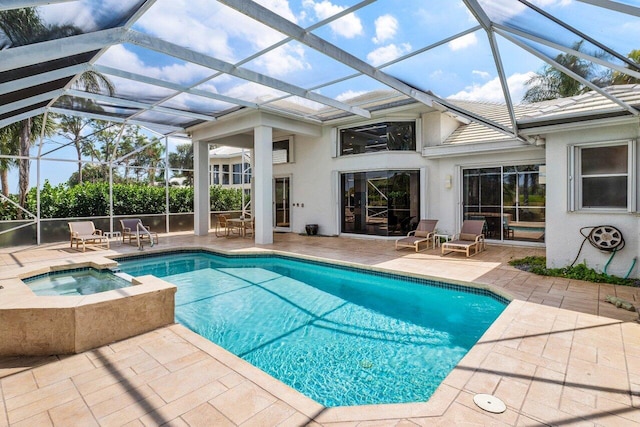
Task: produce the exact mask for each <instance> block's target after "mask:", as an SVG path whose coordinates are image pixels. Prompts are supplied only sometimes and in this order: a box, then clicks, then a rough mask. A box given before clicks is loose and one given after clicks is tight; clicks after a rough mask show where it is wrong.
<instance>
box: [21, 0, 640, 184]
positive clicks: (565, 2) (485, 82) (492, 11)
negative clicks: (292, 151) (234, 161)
mask: <svg viewBox="0 0 640 427" xmlns="http://www.w3.org/2000/svg"><path fill="white" fill-rule="evenodd" d="M478 1H479V3H480V5H481V6H482V7H483V8H484V10H485V12H486V14H487V16H488V17H489V18H490V19H491V20H492V21H493V22H494V24H495V25H496V26H502V27H504V28H507V29H510V30H513V31H515V32H517V31H518V30H520V29H523V28H524V29H529V31H531V32H532V33H533V35H534V36H536V35H540V36H545V37H548V38H550V39H551V40H552V41H553V42H554V43H557V44H559V45H564V46H571V45H572V44H573V43H575V42H576V39H575V35H572V34H570V33H569V32H568V31H567V30H566V29H563V28H562V27H560V26H559V25H557V24H555V23H553V22H552V21H550V20H548V19H546V18H544V16H543V15H541V14H539V13H536V12H533V11H532V10H530V9H528V8H527V7H525V6H524V5H523V4H522V3H521V2H518V1H517V0H478ZM136 3H137V2H136V1H135V0H106V1H95V0H81V1H72V2H63V3H61V4H53V5H46V6H43V7H40V8H39V11H40V14H41V16H42V18H43V19H44V20H45V21H47V22H49V23H58V24H64V23H71V24H73V25H76V26H78V27H80V28H82V29H83V30H84V31H87V32H90V31H95V30H98V29H100V28H103V27H105V25H108V24H109V23H110V22H111V23H113V22H114V20H115V21H117V20H118V19H121V17H123V16H126V14H127V8H129V7H130V6H131V5H135V4H136ZM256 3H259V4H260V5H262V6H264V7H266V8H267V9H269V10H271V11H273V12H275V13H277V14H278V15H279V16H280V17H282V18H285V19H286V20H288V21H290V22H292V23H294V24H296V25H298V26H300V27H302V28H308V27H310V26H312V25H314V24H317V23H318V22H321V21H322V20H324V19H327V18H329V17H331V16H333V15H335V14H336V13H339V12H340V11H342V10H344V9H346V8H349V7H351V6H354V5H356V4H357V3H358V1H356V0H295V1H293V0H291V1H289V0H258V1H256ZM531 3H533V4H534V5H535V6H537V7H540V8H541V9H542V10H543V11H544V12H545V13H549V14H553V15H554V16H557V17H560V18H561V19H564V20H565V21H566V22H567V23H568V24H569V25H571V26H573V27H575V28H576V29H578V30H580V31H583V32H585V33H587V34H588V35H590V36H591V37H594V38H596V39H597V40H599V41H601V42H602V43H604V44H606V45H608V46H611V47H612V48H614V49H616V50H617V51H618V52H620V53H621V54H623V55H626V54H627V53H628V52H630V51H631V50H632V49H635V48H640V46H638V43H637V40H640V22H639V21H640V18H638V17H634V16H631V15H623V14H619V13H615V12H611V11H607V10H605V9H602V8H597V7H595V6H592V5H589V4H586V3H583V2H579V1H575V0H531ZM624 3H626V4H629V5H632V6H636V7H640V1H639V0H627V1H625V2H624ZM476 27H478V28H479V23H478V21H477V20H476V18H475V17H474V15H473V14H472V13H471V12H470V11H469V10H468V9H467V8H466V6H465V5H464V3H463V2H462V1H459V0H456V1H449V0H448V1H442V0H441V1H424V0H378V1H376V2H373V3H371V4H370V5H367V6H364V7H362V8H360V9H358V10H357V11H355V12H354V13H351V14H348V15H345V16H344V17H342V18H340V19H338V20H335V21H332V22H331V23H329V24H328V25H322V26H319V27H318V28H316V29H314V30H313V31H312V34H314V35H316V36H319V37H322V38H324V39H325V40H326V41H327V42H329V43H331V44H333V45H335V46H337V47H338V48H340V49H342V50H344V51H345V52H347V53H348V54H350V55H353V56H354V57H356V58H358V59H360V60H362V61H364V62H366V63H368V64H370V65H372V66H375V67H382V68H381V69H382V71H384V72H386V73H387V74H389V75H391V76H393V77H396V78H397V79H399V80H401V81H403V82H406V83H408V84H410V85H412V86H414V87H416V88H418V89H420V90H423V91H430V92H432V93H434V94H436V95H438V96H440V97H443V98H449V99H461V100H471V101H477V102H492V103H505V97H504V94H503V90H502V87H501V84H500V80H499V78H498V69H497V67H496V62H495V60H494V56H493V54H492V49H491V45H490V40H489V38H488V36H487V33H486V32H485V31H484V30H483V29H481V28H479V29H476ZM132 29H133V30H135V31H138V32H140V33H144V34H148V35H151V36H154V37H157V38H160V39H162V40H165V41H169V42H171V43H174V44H176V45H179V46H183V47H187V48H189V49H192V50H194V51H196V52H199V53H204V54H207V55H210V56H212V57H214V58H217V59H219V60H220V61H224V62H225V63H229V64H240V67H242V68H244V69H247V70H251V71H255V72H258V73H261V74H262V75H265V76H268V77H270V78H273V79H277V80H279V81H282V82H286V83H287V84H291V85H295V86H298V87H300V88H303V89H305V90H310V91H313V92H316V93H318V94H320V95H323V96H327V97H331V98H333V99H336V100H339V101H341V102H347V103H348V102H349V100H350V99H351V98H354V97H355V96H358V95H361V94H363V93H366V92H369V91H373V90H379V89H386V86H384V85H383V84H381V83H380V82H378V81H376V80H374V79H371V78H369V77H367V76H360V77H354V78H349V79H345V78H347V77H349V76H353V75H354V70H353V69H351V68H349V67H347V66H346V65H344V64H342V63H340V62H338V61H336V60H333V59H331V58H329V57H327V56H325V55H323V54H321V53H319V52H317V51H315V50H313V49H311V48H309V47H308V46H305V45H303V44H301V43H298V42H296V41H287V40H286V39H285V36H284V35H283V34H281V33H279V32H278V31H276V30H275V29H273V28H270V27H268V26H266V25H263V24H261V23H258V22H256V21H253V20H251V19H250V18H248V17H246V16H245V15H242V14H240V13H239V12H237V11H235V10H232V9H231V8H229V7H227V6H225V5H223V4H221V3H219V2H216V1H211V0H158V1H156V2H155V4H154V5H153V6H151V8H150V9H149V10H147V11H146V12H145V13H144V14H143V15H142V16H141V17H140V19H138V21H137V22H136V23H135V24H134V25H133V27H132ZM474 29H475V30H474ZM465 31H467V32H468V33H466V34H465V35H463V36H461V37H457V38H452V39H450V40H448V41H446V42H440V41H441V40H447V38H450V37H452V36H454V35H456V34H460V33H462V32H465ZM516 38H517V37H516ZM283 40H284V41H285V42H284V43H282V44H281V45H280V46H278V47H277V48H272V46H273V45H274V44H276V43H280V42H282V41H283ZM520 40H523V39H520ZM495 42H496V44H495V48H496V49H497V51H499V53H500V55H501V59H502V63H503V66H504V73H505V78H506V80H507V82H508V90H509V94H510V96H511V99H512V100H513V102H514V103H519V102H520V100H521V99H522V96H523V95H524V92H525V91H526V83H527V81H528V80H529V79H530V78H531V76H532V75H533V74H534V73H535V72H536V71H540V70H541V69H542V67H543V66H544V62H543V61H542V60H541V59H540V58H538V57H536V56H534V55H532V54H531V53H529V52H527V51H525V50H523V49H522V48H521V47H519V46H517V45H515V44H514V43H513V42H512V41H510V40H508V39H507V38H505V37H503V36H501V35H498V36H496V39H495ZM524 42H525V43H526V44H527V46H528V47H529V48H531V49H535V50H536V51H538V52H540V54H546V55H548V56H550V57H553V56H555V55H557V54H558V53H559V51H557V50H554V49H553V48H551V47H548V46H541V45H539V44H537V43H535V42H533V41H530V40H529V41H526V40H525V41H524ZM426 47H431V48H430V49H428V50H425V48H426ZM586 47H587V50H588V51H589V52H595V51H596V50H597V49H596V48H595V47H594V46H589V45H588V43H587V46H586ZM260 52H262V54H261V55H256V54H258V53H260ZM416 52H419V53H417V54H415V55H413V56H409V55H412V54H414V53H416ZM405 56H409V57H407V58H406V59H403V60H402V61H398V62H396V61H397V60H398V59H399V58H403V57H405ZM96 65H100V66H107V67H112V68H116V69H119V70H123V71H128V72H133V73H137V74H141V75H144V76H148V77H152V78H157V79H162V80H165V81H168V82H171V83H175V84H178V85H183V86H185V87H193V88H196V89H198V90H203V91H206V92H209V93H211V94H219V95H225V96H229V97H233V98H237V99H240V100H243V101H246V102H251V103H258V104H262V103H267V104H266V105H269V104H268V102H269V101H274V100H277V99H279V98H280V97H282V96H284V95H285V93H284V92H282V91H279V90H277V89H274V88H271V87H267V86H264V85H260V84H258V83H255V82H250V81H247V80H243V79H239V78H237V77H233V76H230V75H228V74H221V73H217V72H215V71H213V70H211V69H208V68H205V67H202V66H200V65H196V64H193V63H188V62H185V61H182V60H180V59H176V58H173V57H170V56H168V55H164V54H161V53H157V52H154V51H151V50H149V49H146V48H144V47H141V46H138V45H135V44H131V43H125V44H119V45H114V46H112V47H110V48H108V49H106V50H105V51H104V53H103V54H102V55H101V56H100V58H99V59H98V60H97V61H96ZM109 78H110V79H111V80H112V81H113V83H114V84H115V86H116V96H119V97H123V98H126V99H132V100H141V101H145V102H152V103H155V102H158V103H160V104H159V105H161V106H165V107H170V108H176V109H185V110H188V111H194V112H200V113H204V114H211V113H216V112H222V111H225V110H227V109H229V108H232V107H234V105H233V104H230V103H228V102H224V101H220V100H214V99H210V98H205V97H199V96H195V95H190V94H180V95H177V96H175V93H174V92H173V91H172V90H169V89H166V88H160V87H157V86H152V85H146V84H144V83H140V82H135V81H132V80H127V79H123V78H119V77H114V76H110V77H109ZM289 102H291V103H293V104H295V105H298V106H299V108H301V109H304V110H305V111H308V112H314V111H317V110H319V109H321V108H325V106H324V105H322V104H318V103H316V102H313V101H310V100H306V99H303V98H298V97H294V98H290V99H289ZM105 108H106V109H107V110H108V109H109V108H111V109H112V111H113V112H117V111H118V109H117V107H110V106H105ZM145 114H146V116H144V115H143V116H141V118H145V119H149V120H152V119H154V118H157V117H154V115H153V113H145ZM52 144H53V145H52V146H54V145H55V144H56V142H55V141H54V142H53V143H52ZM63 153H65V154H64V155H69V156H70V157H69V158H73V156H74V155H75V154H74V151H73V150H71V151H70V154H66V153H67V150H59V151H58V152H56V156H57V155H62V154H63ZM62 169H64V171H63V170H62ZM71 169H72V170H73V168H71ZM56 170H57V173H53V174H52V175H49V179H50V181H52V183H58V182H62V181H66V179H67V178H68V174H67V171H66V168H57V169H56V168H53V170H52V171H51V172H53V171H56ZM65 174H67V176H63V175H65ZM16 187H17V185H16Z"/></svg>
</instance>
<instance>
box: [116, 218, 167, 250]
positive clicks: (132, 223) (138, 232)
mask: <svg viewBox="0 0 640 427" xmlns="http://www.w3.org/2000/svg"><path fill="white" fill-rule="evenodd" d="M120 226H121V227H122V243H124V241H125V240H126V239H127V238H128V239H129V244H131V240H135V241H136V244H137V245H138V246H140V244H142V242H143V241H144V239H147V240H148V241H149V243H150V244H151V246H153V245H154V244H158V233H156V232H155V231H151V228H150V227H149V226H148V225H144V224H142V220H141V219H140V218H131V219H121V220H120Z"/></svg>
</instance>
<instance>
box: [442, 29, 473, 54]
mask: <svg viewBox="0 0 640 427" xmlns="http://www.w3.org/2000/svg"><path fill="white" fill-rule="evenodd" d="M477 44H478V37H476V33H471V34H467V35H465V36H462V37H458V38H457V39H455V40H451V41H450V42H449V43H448V46H449V49H451V50H452V51H454V52H455V51H457V50H461V49H466V48H468V47H470V46H475V45H477Z"/></svg>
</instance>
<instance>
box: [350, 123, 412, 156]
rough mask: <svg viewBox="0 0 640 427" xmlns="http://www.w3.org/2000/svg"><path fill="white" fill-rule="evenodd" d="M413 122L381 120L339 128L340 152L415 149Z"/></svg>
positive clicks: (359, 152)
mask: <svg viewBox="0 0 640 427" xmlns="http://www.w3.org/2000/svg"><path fill="white" fill-rule="evenodd" d="M415 149H416V126H415V122H414V121H411V122H383V123H373V124H368V125H364V126H358V127H352V128H348V129H341V130H340V154H341V155H343V156H345V155H349V154H361V153H374V152H377V151H415Z"/></svg>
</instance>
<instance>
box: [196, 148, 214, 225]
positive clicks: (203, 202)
mask: <svg viewBox="0 0 640 427" xmlns="http://www.w3.org/2000/svg"><path fill="white" fill-rule="evenodd" d="M193 213H194V218H193V232H194V234H195V235H196V236H206V235H207V234H209V218H210V215H209V144H207V143H206V142H202V141H193Z"/></svg>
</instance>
